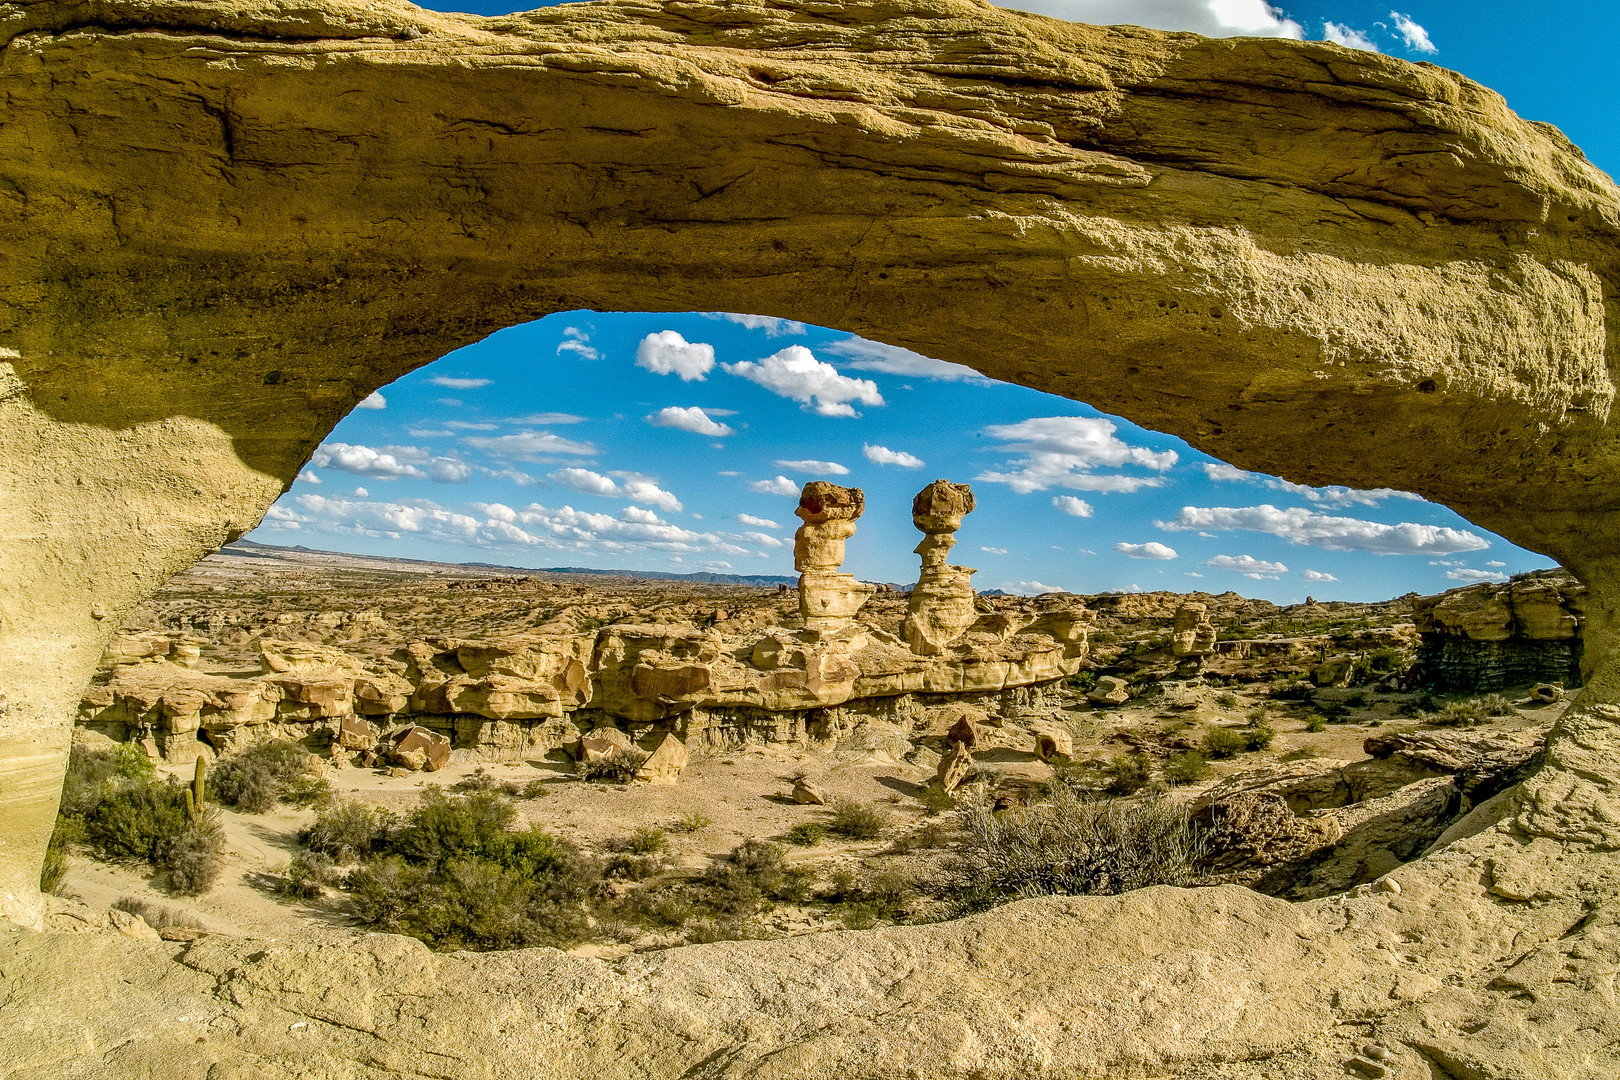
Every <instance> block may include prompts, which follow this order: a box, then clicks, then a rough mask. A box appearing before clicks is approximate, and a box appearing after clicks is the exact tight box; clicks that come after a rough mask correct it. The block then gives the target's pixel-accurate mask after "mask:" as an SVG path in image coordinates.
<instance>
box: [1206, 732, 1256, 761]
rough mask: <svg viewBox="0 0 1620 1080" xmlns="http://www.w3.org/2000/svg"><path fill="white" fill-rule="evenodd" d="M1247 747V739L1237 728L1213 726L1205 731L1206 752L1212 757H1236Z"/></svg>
mask: <svg viewBox="0 0 1620 1080" xmlns="http://www.w3.org/2000/svg"><path fill="white" fill-rule="evenodd" d="M1247 748H1248V743H1247V741H1246V740H1245V739H1244V738H1243V734H1242V733H1241V732H1240V731H1238V730H1237V729H1236V728H1229V727H1212V728H1210V729H1209V730H1208V731H1206V732H1204V753H1206V754H1208V755H1209V756H1210V757H1212V758H1229V757H1236V756H1237V755H1238V754H1241V753H1243V751H1244V750H1246V749H1247Z"/></svg>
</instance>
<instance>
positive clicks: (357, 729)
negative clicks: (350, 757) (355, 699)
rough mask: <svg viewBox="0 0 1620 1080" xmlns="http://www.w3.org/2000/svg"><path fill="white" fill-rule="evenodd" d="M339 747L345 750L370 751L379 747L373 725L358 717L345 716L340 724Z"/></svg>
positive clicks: (337, 743)
mask: <svg viewBox="0 0 1620 1080" xmlns="http://www.w3.org/2000/svg"><path fill="white" fill-rule="evenodd" d="M335 745H337V746H339V747H341V748H343V749H344V750H370V749H371V748H372V747H373V746H376V745H377V736H376V735H375V734H373V733H372V730H371V725H370V724H368V723H366V721H365V720H363V719H361V718H360V717H358V716H352V715H351V716H345V717H344V718H343V719H342V721H341V722H339V724H338V733H337V742H336V744H335Z"/></svg>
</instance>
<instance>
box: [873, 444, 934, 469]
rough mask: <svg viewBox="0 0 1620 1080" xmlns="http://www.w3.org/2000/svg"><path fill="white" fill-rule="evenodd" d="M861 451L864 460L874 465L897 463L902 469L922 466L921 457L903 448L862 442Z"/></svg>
mask: <svg viewBox="0 0 1620 1080" xmlns="http://www.w3.org/2000/svg"><path fill="white" fill-rule="evenodd" d="M861 453H863V454H865V455H866V460H867V461H870V462H871V463H872V464H874V465H898V466H899V467H900V468H902V469H920V468H922V467H923V459H922V458H920V457H918V456H917V455H916V454H908V453H906V452H905V451H904V450H890V449H889V448H888V447H887V446H874V445H873V444H872V443H862V444H861Z"/></svg>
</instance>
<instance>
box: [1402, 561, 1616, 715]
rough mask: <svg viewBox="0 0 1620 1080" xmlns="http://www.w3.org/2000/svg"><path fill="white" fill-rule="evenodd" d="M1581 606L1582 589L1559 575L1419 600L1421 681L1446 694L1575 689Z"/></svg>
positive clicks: (1548, 573)
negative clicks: (1538, 686)
mask: <svg viewBox="0 0 1620 1080" xmlns="http://www.w3.org/2000/svg"><path fill="white" fill-rule="evenodd" d="M1586 607H1587V591H1586V586H1585V585H1583V584H1581V583H1580V582H1579V581H1577V580H1575V578H1574V577H1573V576H1572V575H1571V574H1570V573H1569V572H1568V571H1565V570H1547V571H1538V572H1537V573H1534V574H1528V575H1526V576H1524V577H1521V578H1517V579H1515V580H1513V581H1510V582H1506V583H1503V584H1491V583H1485V584H1480V585H1469V586H1467V587H1465V588H1461V589H1453V590H1451V591H1450V592H1447V593H1442V594H1440V595H1439V596H1426V597H1421V598H1419V599H1417V600H1414V601H1413V603H1412V621H1413V623H1414V624H1415V625H1416V627H1417V632H1418V635H1419V638H1420V640H1421V642H1422V645H1421V647H1420V651H1419V657H1418V663H1419V666H1420V669H1421V674H1422V677H1423V679H1424V681H1426V682H1428V683H1430V684H1432V685H1435V686H1438V687H1441V688H1443V689H1448V690H1449V689H1458V690H1472V689H1480V690H1498V689H1501V688H1502V687H1505V686H1511V685H1516V684H1519V683H1527V682H1538V681H1545V682H1553V683H1558V684H1559V685H1562V686H1571V687H1573V686H1579V685H1580V684H1581V658H1582V655H1583V652H1584V648H1583V641H1582V628H1583V627H1584V625H1585V623H1586Z"/></svg>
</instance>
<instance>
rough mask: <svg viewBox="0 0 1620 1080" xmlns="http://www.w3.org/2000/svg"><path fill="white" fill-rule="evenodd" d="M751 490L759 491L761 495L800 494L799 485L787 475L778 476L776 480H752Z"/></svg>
mask: <svg viewBox="0 0 1620 1080" xmlns="http://www.w3.org/2000/svg"><path fill="white" fill-rule="evenodd" d="M748 490H749V491H757V492H759V493H760V494H761V495H793V496H795V497H796V496H797V495H798V494H799V485H798V484H795V483H794V482H793V481H791V480H789V479H788V478H787V477H785V476H778V477H777V478H776V479H775V480H751V481H749V484H748Z"/></svg>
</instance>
